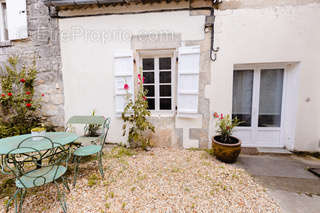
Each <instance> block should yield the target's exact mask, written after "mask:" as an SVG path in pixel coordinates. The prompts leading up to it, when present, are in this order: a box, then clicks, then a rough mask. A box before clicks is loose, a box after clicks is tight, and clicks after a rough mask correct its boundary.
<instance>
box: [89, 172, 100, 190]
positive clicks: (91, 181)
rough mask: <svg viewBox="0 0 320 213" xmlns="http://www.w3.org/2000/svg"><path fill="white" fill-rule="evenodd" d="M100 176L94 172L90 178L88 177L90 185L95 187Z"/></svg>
mask: <svg viewBox="0 0 320 213" xmlns="http://www.w3.org/2000/svg"><path fill="white" fill-rule="evenodd" d="M98 180H99V179H98V177H97V175H96V174H92V175H91V176H90V177H89V178H88V186H89V187H93V186H94V185H97V183H98Z"/></svg>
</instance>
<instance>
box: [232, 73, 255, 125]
mask: <svg viewBox="0 0 320 213" xmlns="http://www.w3.org/2000/svg"><path fill="white" fill-rule="evenodd" d="M252 91H253V70H235V71H234V72H233V97H232V117H233V118H235V117H237V118H238V119H239V120H240V121H242V123H241V124H240V126H251V117H252V115H251V112H252V110H251V109H252Z"/></svg>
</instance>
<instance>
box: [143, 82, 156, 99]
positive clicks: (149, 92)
mask: <svg viewBox="0 0 320 213" xmlns="http://www.w3.org/2000/svg"><path fill="white" fill-rule="evenodd" d="M143 88H144V89H145V90H147V97H154V85H143Z"/></svg>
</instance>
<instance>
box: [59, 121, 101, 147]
mask: <svg viewBox="0 0 320 213" xmlns="http://www.w3.org/2000/svg"><path fill="white" fill-rule="evenodd" d="M104 122H105V118H104V117H103V116H85V115H76V116H72V117H71V118H70V119H69V120H68V121H67V127H66V128H65V131H66V132H67V131H68V130H70V127H71V125H72V124H83V125H85V126H84V135H85V134H86V133H87V132H88V130H89V126H90V125H101V126H102V125H103V124H104ZM98 139H99V137H88V136H81V137H79V138H78V139H77V140H76V141H75V142H74V143H73V144H74V145H76V146H77V147H80V146H81V145H83V144H89V143H96V142H97V140H98Z"/></svg>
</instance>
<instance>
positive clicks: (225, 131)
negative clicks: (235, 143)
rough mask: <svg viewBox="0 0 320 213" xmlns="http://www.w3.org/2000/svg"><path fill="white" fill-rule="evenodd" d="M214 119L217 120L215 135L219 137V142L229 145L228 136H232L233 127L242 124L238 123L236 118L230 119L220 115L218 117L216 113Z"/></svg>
mask: <svg viewBox="0 0 320 213" xmlns="http://www.w3.org/2000/svg"><path fill="white" fill-rule="evenodd" d="M213 116H214V118H216V119H218V121H217V123H216V126H217V133H218V134H219V135H220V136H221V140H222V141H221V142H223V143H231V138H230V136H231V135H232V131H233V129H234V127H236V126H238V125H239V124H241V123H242V122H241V121H239V119H238V118H234V119H232V118H231V116H230V115H226V116H223V114H221V115H220V116H219V114H218V113H216V112H215V113H214V115H213Z"/></svg>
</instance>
